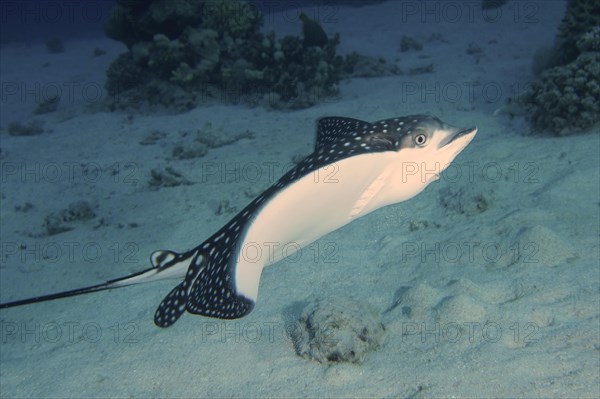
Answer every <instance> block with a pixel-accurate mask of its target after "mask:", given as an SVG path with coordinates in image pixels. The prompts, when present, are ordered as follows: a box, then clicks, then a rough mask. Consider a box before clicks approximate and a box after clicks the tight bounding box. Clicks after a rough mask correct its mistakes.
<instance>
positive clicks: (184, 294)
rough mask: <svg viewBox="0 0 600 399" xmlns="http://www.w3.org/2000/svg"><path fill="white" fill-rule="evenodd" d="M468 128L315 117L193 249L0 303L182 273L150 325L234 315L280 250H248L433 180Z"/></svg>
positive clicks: (310, 234)
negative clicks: (311, 136)
mask: <svg viewBox="0 0 600 399" xmlns="http://www.w3.org/2000/svg"><path fill="white" fill-rule="evenodd" d="M476 133H477V128H476V127H471V128H466V129H459V128H456V127H454V126H451V125H448V124H446V123H444V122H442V121H441V120H440V119H438V118H436V117H433V116H429V115H410V116H404V117H398V118H393V119H386V120H381V121H377V122H374V123H369V122H365V121H361V120H358V119H352V118H345V117H325V118H321V119H319V121H318V122H317V142H316V145H315V149H314V152H313V153H312V154H310V155H309V156H308V157H306V158H305V159H304V160H303V161H301V162H300V163H298V164H297V165H296V166H295V167H294V168H293V169H291V170H290V171H289V172H287V173H286V174H285V175H283V176H282V177H281V178H280V179H279V180H278V181H277V182H275V183H274V184H273V185H272V186H271V187H269V188H268V189H267V190H266V191H265V192H263V193H262V194H260V195H259V196H258V197H257V198H255V199H254V200H253V201H252V202H251V203H250V204H249V205H248V206H246V207H245V208H244V209H242V211H241V212H239V213H238V214H237V215H235V216H234V217H233V219H231V220H230V221H229V222H228V223H227V224H225V226H223V227H222V228H221V229H219V230H218V231H217V232H216V233H214V234H213V235H212V236H210V237H209V238H208V239H207V240H206V241H204V242H203V243H202V244H200V245H198V246H197V247H195V248H193V249H191V250H189V251H187V252H184V253H176V252H173V251H169V250H161V251H156V252H154V253H152V255H151V256H150V260H151V263H152V267H151V268H150V269H146V270H143V271H141V272H138V273H135V274H131V275H128V276H125V277H121V278H118V279H114V280H109V281H107V282H105V283H102V284H98V285H93V286H90V287H85V288H79V289H76V290H71V291H64V292H59V293H55V294H51V295H44V296H38V297H34V298H28V299H23V300H19V301H14V302H8V303H3V304H0V309H4V308H10V307H14V306H19V305H26V304H30V303H36V302H43V301H49V300H53V299H58V298H65V297H70V296H75V295H81V294H86V293H91V292H96V291H102V290H108V289H113V288H119V287H125V286H129V285H133V284H139V283H145V282H150V281H156V280H162V279H167V278H183V281H182V282H181V283H179V285H177V286H176V287H175V288H174V289H173V290H172V291H171V292H170V293H169V294H168V295H167V296H166V297H165V298H164V299H163V301H162V302H161V303H160V305H159V306H158V308H157V309H156V312H155V314H154V323H155V324H156V325H157V326H159V327H168V326H170V325H172V324H173V323H175V322H176V321H177V320H178V319H179V317H180V316H181V315H182V314H183V313H184V312H185V311H188V312H190V313H193V314H199V315H203V316H208V317H215V318H221V319H236V318H239V317H243V316H245V315H247V314H248V313H250V312H251V311H252V309H253V308H254V304H255V303H256V299H257V296H258V285H259V280H260V275H261V273H262V270H263V268H264V267H265V266H267V265H270V264H272V263H275V262H277V261H279V260H281V259H282V258H283V257H284V254H283V251H281V253H280V252H279V251H276V252H275V253H269V255H268V256H249V255H248V253H247V251H248V250H251V249H260V247H261V246H266V245H268V244H272V243H278V244H279V245H281V246H283V247H286V246H288V247H289V246H293V248H294V249H296V250H298V249H300V248H302V247H304V246H306V245H308V244H310V243H312V242H314V241H315V240H317V239H318V238H320V237H322V236H323V235H325V234H327V233H329V232H332V231H334V230H336V229H338V228H340V227H342V226H344V225H346V224H348V223H350V222H351V221H353V220H355V219H357V218H359V217H361V216H364V215H366V214H368V213H371V212H373V211H374V210H376V209H379V208H381V207H383V206H386V205H390V204H394V203H398V202H402V201H406V200H408V199H410V198H412V197H414V196H415V195H417V194H419V193H420V192H421V191H423V190H424V189H425V187H427V185H429V183H431V182H432V181H434V180H437V179H438V178H439V176H440V174H441V173H442V172H443V171H444V169H446V167H447V166H448V165H449V164H450V163H451V162H452V161H453V160H454V158H455V157H456V156H457V155H458V154H459V153H460V152H461V151H462V150H463V149H464V148H465V147H466V146H467V145H468V144H469V143H470V142H471V140H473V138H474V137H475V134H476ZM325 176H327V177H328V178H325ZM257 246H258V248H257ZM263 248H264V247H263ZM259 252H260V251H256V253H259ZM262 252H263V253H264V252H267V251H262ZM269 252H270V251H269ZM285 255H286V256H289V255H291V253H286V254H285Z"/></svg>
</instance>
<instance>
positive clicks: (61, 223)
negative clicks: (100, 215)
mask: <svg viewBox="0 0 600 399" xmlns="http://www.w3.org/2000/svg"><path fill="white" fill-rule="evenodd" d="M95 217H96V213H95V212H94V210H93V208H92V206H91V205H90V204H89V203H88V202H86V201H75V202H72V203H71V204H69V206H68V207H67V208H66V209H63V210H61V211H59V212H52V213H50V214H49V215H48V216H46V217H45V218H44V229H45V230H46V234H47V235H49V236H51V235H55V234H60V233H64V232H65V231H70V230H73V229H74V226H73V223H74V222H84V221H87V220H90V219H93V218H95Z"/></svg>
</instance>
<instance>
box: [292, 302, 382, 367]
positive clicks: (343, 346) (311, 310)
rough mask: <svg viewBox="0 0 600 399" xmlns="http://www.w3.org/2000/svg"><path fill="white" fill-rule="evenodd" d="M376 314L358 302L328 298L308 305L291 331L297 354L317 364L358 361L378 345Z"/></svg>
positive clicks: (378, 323) (379, 332) (379, 329)
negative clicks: (294, 328)
mask: <svg viewBox="0 0 600 399" xmlns="http://www.w3.org/2000/svg"><path fill="white" fill-rule="evenodd" d="M383 333H384V327H383V324H381V321H380V318H379V314H378V312H377V311H375V310H374V309H371V307H369V306H367V305H366V304H364V303H362V302H357V301H353V300H350V299H347V298H329V299H327V300H320V301H317V302H314V303H311V304H309V305H308V306H307V307H306V308H305V309H304V311H303V312H302V315H301V316H300V318H299V320H298V328H297V329H296V330H295V331H294V333H293V334H292V339H293V341H294V346H295V348H296V352H297V353H298V355H300V356H303V357H307V358H309V359H312V360H316V361H318V362H320V363H328V362H351V363H360V362H362V361H363V360H364V358H365V356H366V354H367V353H368V352H369V351H371V350H374V349H377V348H378V347H379V345H380V342H381V339H382V337H383Z"/></svg>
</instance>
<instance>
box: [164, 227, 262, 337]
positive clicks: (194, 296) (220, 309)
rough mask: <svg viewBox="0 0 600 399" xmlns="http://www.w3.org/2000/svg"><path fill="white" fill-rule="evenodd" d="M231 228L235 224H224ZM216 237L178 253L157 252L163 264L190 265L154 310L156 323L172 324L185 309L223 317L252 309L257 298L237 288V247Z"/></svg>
mask: <svg viewBox="0 0 600 399" xmlns="http://www.w3.org/2000/svg"><path fill="white" fill-rule="evenodd" d="M227 229H231V227H230V226H225V227H224V228H223V230H227ZM217 237H219V236H218V235H217ZM221 237H222V235H221ZM216 241H218V239H215V238H214V236H213V237H211V238H210V239H208V240H207V241H206V242H204V243H203V244H202V245H200V246H198V247H196V248H195V249H193V250H192V251H190V252H188V253H186V254H183V255H177V254H175V257H173V256H172V254H174V253H172V252H170V251H160V252H159V253H157V254H156V256H154V255H153V259H156V265H157V267H159V268H160V267H172V263H173V262H179V263H181V265H182V266H183V265H185V266H186V267H187V273H186V274H185V279H184V280H183V281H182V282H181V283H180V284H179V285H177V286H176V287H175V288H174V289H173V290H171V292H169V294H168V295H167V296H166V297H165V298H164V299H163V300H162V302H161V303H160V304H159V305H158V308H157V309H156V312H155V313H154V324H156V325H157V326H158V327H169V326H171V325H172V324H173V323H175V322H176V321H177V320H178V319H179V318H180V317H181V315H182V314H183V313H184V312H185V311H188V312H190V313H193V314H199V315H203V316H208V317H216V318H220V319H237V318H239V317H242V316H245V315H246V314H248V313H250V311H251V310H252V308H253V307H254V301H253V300H251V299H248V298H245V297H244V296H242V295H239V294H238V293H237V292H236V290H235V288H234V283H233V279H232V270H231V269H230V268H231V263H230V260H231V259H232V257H233V256H234V251H231V248H229V247H227V248H224V247H222V246H220V245H219V244H218V243H217V242H216Z"/></svg>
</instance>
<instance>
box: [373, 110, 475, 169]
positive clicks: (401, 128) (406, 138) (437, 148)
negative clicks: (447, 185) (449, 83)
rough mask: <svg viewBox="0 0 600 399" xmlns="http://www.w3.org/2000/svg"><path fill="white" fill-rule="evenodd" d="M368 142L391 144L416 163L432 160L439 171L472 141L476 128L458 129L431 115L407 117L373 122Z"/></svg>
mask: <svg viewBox="0 0 600 399" xmlns="http://www.w3.org/2000/svg"><path fill="white" fill-rule="evenodd" d="M374 125H375V126H376V127H377V129H376V132H375V133H374V134H373V136H372V137H371V140H374V141H376V140H388V141H391V142H393V144H394V147H395V148H396V151H398V152H401V153H403V155H407V153H409V152H410V153H413V154H414V157H415V160H417V159H422V160H423V161H424V162H430V161H432V162H433V161H435V162H436V163H437V164H438V165H440V167H441V168H442V170H443V169H444V168H445V167H446V166H447V165H448V164H449V163H450V162H452V161H453V160H454V158H455V157H456V156H457V155H458V154H459V153H460V152H461V151H462V150H463V149H464V148H465V147H466V146H467V145H468V144H469V143H470V142H471V140H473V138H474V137H475V134H476V133H477V128H476V127H469V128H457V127H455V126H452V125H449V124H447V123H445V122H443V121H441V120H440V119H439V118H436V117H434V116H430V115H409V116H405V117H401V118H394V119H386V120H383V121H379V122H375V123H374Z"/></svg>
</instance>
